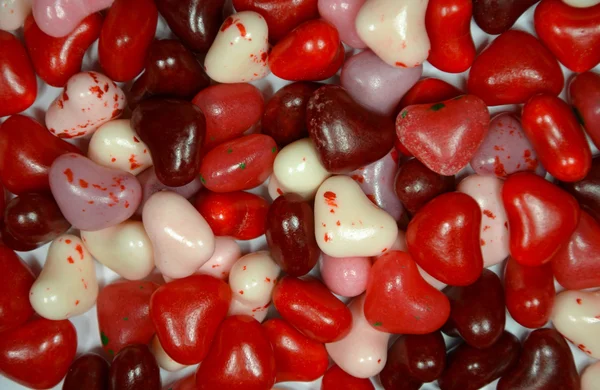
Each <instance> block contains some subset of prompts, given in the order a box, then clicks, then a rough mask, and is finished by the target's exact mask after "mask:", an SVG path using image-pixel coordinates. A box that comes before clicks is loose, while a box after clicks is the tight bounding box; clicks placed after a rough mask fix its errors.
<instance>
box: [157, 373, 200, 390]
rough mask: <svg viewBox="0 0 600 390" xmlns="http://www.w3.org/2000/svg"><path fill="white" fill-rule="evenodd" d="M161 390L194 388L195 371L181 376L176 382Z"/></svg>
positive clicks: (188, 389) (194, 389) (189, 389)
mask: <svg viewBox="0 0 600 390" xmlns="http://www.w3.org/2000/svg"><path fill="white" fill-rule="evenodd" d="M163 390H196V373H193V374H191V375H188V376H186V377H183V378H181V379H180V380H178V381H177V382H175V383H171V384H170V385H168V386H166V387H163Z"/></svg>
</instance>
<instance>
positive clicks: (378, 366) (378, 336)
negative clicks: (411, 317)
mask: <svg viewBox="0 0 600 390" xmlns="http://www.w3.org/2000/svg"><path fill="white" fill-rule="evenodd" d="M364 305H365V296H364V295H361V296H360V297H358V298H355V299H354V300H353V301H352V302H350V304H349V305H348V308H349V309H350V312H351V313H352V327H351V329H350V332H349V333H348V334H347V335H346V336H345V337H344V338H343V339H341V340H338V341H336V342H333V343H329V344H325V348H327V353H329V356H330V357H331V359H332V360H333V361H334V363H335V364H337V365H338V366H340V368H341V369H342V370H344V371H345V372H347V373H348V374H350V375H352V376H354V377H356V378H369V377H371V376H374V375H377V374H378V373H379V372H380V371H381V370H383V367H384V366H385V364H386V362H387V345H388V340H389V338H390V336H391V335H390V334H389V333H385V332H381V331H378V330H375V329H373V327H372V326H371V325H370V324H369V323H368V321H367V320H366V318H365V315H364Z"/></svg>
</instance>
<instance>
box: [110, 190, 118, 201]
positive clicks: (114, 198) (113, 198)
mask: <svg viewBox="0 0 600 390" xmlns="http://www.w3.org/2000/svg"><path fill="white" fill-rule="evenodd" d="M108 197H109V198H110V200H112V201H113V202H115V203H119V198H117V197H116V196H115V194H113V193H112V192H109V193H108Z"/></svg>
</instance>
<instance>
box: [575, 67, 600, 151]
mask: <svg viewBox="0 0 600 390" xmlns="http://www.w3.org/2000/svg"><path fill="white" fill-rule="evenodd" d="M569 102H570V103H571V106H572V107H573V111H574V112H575V115H576V116H577V119H578V120H579V123H581V125H582V126H583V127H584V129H585V131H586V133H587V134H588V135H589V136H590V138H591V139H592V141H593V142H594V144H595V145H596V147H600V75H598V74H597V73H594V72H585V73H581V74H577V75H575V77H573V79H572V80H571V83H570V84H569Z"/></svg>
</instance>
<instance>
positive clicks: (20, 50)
mask: <svg viewBox="0 0 600 390" xmlns="http://www.w3.org/2000/svg"><path fill="white" fill-rule="evenodd" d="M36 96H37V80H36V78H35V72H34V71H33V65H32V64H31V60H30V59H29V57H28V56H27V51H26V50H25V48H24V47H23V45H21V42H19V40H18V39H17V37H15V36H14V35H12V34H11V33H9V32H7V31H2V30H0V117H3V116H7V115H13V114H18V113H19V112H21V111H25V110H26V109H28V108H29V107H30V106H31V105H32V104H33V102H34V101H35V98H36Z"/></svg>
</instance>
